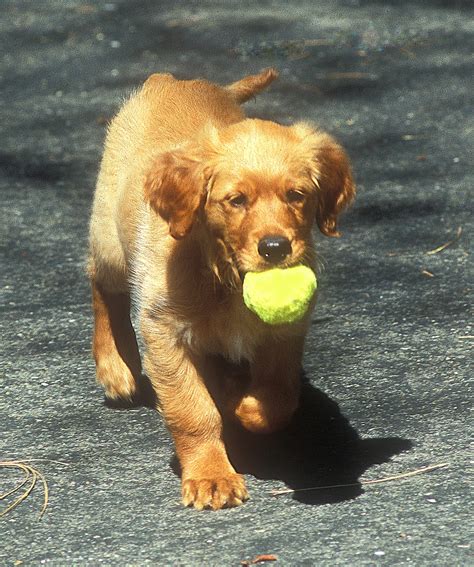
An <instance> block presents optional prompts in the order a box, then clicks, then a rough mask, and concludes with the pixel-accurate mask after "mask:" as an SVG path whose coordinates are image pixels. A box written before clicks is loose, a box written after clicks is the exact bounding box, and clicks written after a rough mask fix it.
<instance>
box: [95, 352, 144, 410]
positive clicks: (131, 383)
mask: <svg viewBox="0 0 474 567" xmlns="http://www.w3.org/2000/svg"><path fill="white" fill-rule="evenodd" d="M96 374H97V382H99V384H101V385H102V386H103V388H104V390H105V395H106V396H107V398H109V399H111V400H118V399H123V400H130V399H132V398H133V397H134V395H135V394H136V390H137V381H136V379H135V377H134V375H133V373H132V371H131V370H130V368H129V367H128V366H127V365H126V364H125V362H124V361H123V360H122V359H121V358H120V357H119V356H113V355H110V356H102V357H101V358H100V360H99V361H98V362H97V368H96Z"/></svg>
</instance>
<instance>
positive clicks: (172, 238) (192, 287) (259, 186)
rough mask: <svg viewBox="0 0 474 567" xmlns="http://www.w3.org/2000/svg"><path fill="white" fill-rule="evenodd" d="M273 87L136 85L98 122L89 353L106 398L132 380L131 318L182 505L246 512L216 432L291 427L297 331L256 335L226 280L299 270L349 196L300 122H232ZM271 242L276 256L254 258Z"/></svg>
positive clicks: (323, 147)
mask: <svg viewBox="0 0 474 567" xmlns="http://www.w3.org/2000/svg"><path fill="white" fill-rule="evenodd" d="M276 76H277V73H276V72H275V71H274V70H272V69H268V70H266V71H263V72H262V73H260V74H259V75H255V76H250V77H246V78H244V79H242V80H240V81H237V82H236V83H233V84H231V85H228V86H227V87H220V86H217V85H214V84H211V83H208V82H206V81H202V80H197V81H178V80H176V79H175V78H174V77H172V76H171V75H160V74H156V75H152V76H151V77H150V78H149V79H148V80H147V81H146V82H145V84H144V86H143V88H142V89H141V90H139V91H138V92H137V93H136V94H134V95H133V96H132V97H131V98H130V99H129V100H128V101H127V102H126V103H125V104H124V106H123V107H122V109H121V110H120V112H119V114H118V115H117V116H116V117H115V118H114V120H113V121H112V123H111V125H110V128H109V131H108V135H107V139H106V143H105V151H104V156H103V160H102V165H101V169H100V173H99V177H98V182H97V189H96V194H95V199H94V205H93V211H92V218H91V224H90V262H89V275H90V278H91V284H92V290H93V306H94V316H95V332H94V342H93V351H94V356H95V360H96V367H97V378H98V380H99V382H100V383H101V384H102V385H103V387H104V388H105V392H106V395H107V396H109V397H110V398H131V397H132V396H133V395H134V394H135V390H136V388H137V379H138V377H139V376H140V373H141V364H140V355H139V352H138V347H137V342H136V338H135V333H134V330H133V327H132V325H131V322H130V314H129V310H130V293H132V294H133V296H134V297H136V301H137V304H138V306H139V317H140V327H141V333H142V335H143V338H144V341H145V345H146V353H145V357H144V365H145V371H146V373H147V375H148V376H149V378H150V380H151V383H152V385H153V388H154V389H155V391H156V393H157V396H158V399H159V403H160V407H161V408H162V411H163V414H164V417H165V419H166V423H167V425H168V427H169V429H170V431H171V434H172V436H173V439H174V442H175V446H176V452H177V455H178V458H179V460H180V464H181V469H182V495H183V503H184V504H185V505H193V506H194V507H195V508H198V509H202V508H204V507H210V508H213V509H218V508H222V507H225V506H235V505H238V504H240V503H242V502H243V501H244V500H245V499H246V498H247V491H246V488H245V484H244V481H243V478H242V477H241V475H239V474H237V473H236V471H235V470H234V468H233V467H232V465H231V463H230V462H229V459H228V457H227V453H226V450H225V447H224V444H223V441H222V418H221V415H223V414H225V415H227V416H229V417H231V418H234V419H238V420H239V421H240V422H241V423H242V424H243V426H244V427H246V428H248V429H249V430H251V431H254V432H270V431H274V430H276V429H278V428H280V427H283V426H284V425H285V424H286V423H288V421H289V420H290V419H291V416H292V414H293V412H294V411H295V409H296V407H297V404H298V397H299V380H300V370H301V357H302V351H303V342H304V337H305V333H306V329H307V323H308V317H306V319H305V320H303V321H301V322H299V323H297V324H293V325H280V326H276V327H271V326H268V325H266V324H265V323H263V322H261V321H260V320H259V319H258V318H257V317H256V316H255V315H254V314H253V313H251V312H250V311H249V310H248V309H247V308H246V307H245V305H244V303H243V300H242V293H241V283H242V278H243V276H244V275H245V273H246V272H248V271H258V270H264V269H267V268H268V267H271V266H272V265H275V264H278V265H280V266H291V265H295V264H299V263H305V264H307V265H309V266H312V265H313V261H314V258H313V246H312V241H311V229H312V226H313V223H314V221H315V220H316V222H317V224H318V226H319V228H320V230H321V231H322V232H323V233H324V234H326V235H329V236H334V235H337V229H336V221H337V216H338V214H339V213H340V211H341V210H342V209H343V207H344V206H345V205H346V204H347V203H348V202H350V201H351V199H352V198H353V195H354V185H353V182H352V177H351V172H350V167H349V163H348V160H347V157H346V155H345V153H344V151H343V150H342V148H341V147H340V146H339V145H338V144H337V143H336V142H335V141H334V140H333V139H332V138H331V137H330V136H328V135H327V134H324V133H323V132H320V131H318V130H316V129H314V128H313V127H311V126H310V125H308V124H304V123H300V124H295V125H294V126H288V127H287V126H281V125H279V124H276V123H274V122H269V121H264V120H257V119H247V118H246V117H245V115H244V113H243V112H242V109H241V107H240V106H239V103H242V102H245V101H246V100H248V99H249V98H251V97H252V96H254V95H255V93H257V92H259V91H260V90H262V89H263V88H265V87H266V86H267V85H268V84H269V83H271V82H272V81H273V80H274V79H275V78H276ZM269 236H271V237H274V236H277V237H279V238H280V239H283V240H284V241H285V243H286V245H287V249H286V250H285V252H284V253H283V254H282V255H281V258H280V257H279V258H277V259H275V258H273V259H272V260H269V257H268V256H265V255H264V254H262V252H261V250H260V244H261V243H262V242H264V241H265V239H266V238H267V237H269Z"/></svg>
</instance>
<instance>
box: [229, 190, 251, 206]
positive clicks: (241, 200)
mask: <svg viewBox="0 0 474 567" xmlns="http://www.w3.org/2000/svg"><path fill="white" fill-rule="evenodd" d="M229 203H230V204H231V205H232V206H233V207H235V208H236V209H237V208H239V207H245V205H246V204H247V197H246V196H245V195H243V194H242V193H240V195H235V196H234V197H230V199H229Z"/></svg>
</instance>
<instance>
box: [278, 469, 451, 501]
mask: <svg viewBox="0 0 474 567" xmlns="http://www.w3.org/2000/svg"><path fill="white" fill-rule="evenodd" d="M447 466H449V463H441V464H439V465H430V466H429V467H423V468H421V469H416V470H414V471H410V472H407V473H402V474H397V475H394V476H387V477H385V478H378V479H375V480H361V481H359V482H351V483H347V484H331V485H328V486H312V487H310V488H294V489H292V488H284V489H282V490H272V491H271V492H270V494H271V495H272V496H279V495H280V494H292V493H293V492H305V491H309V490H326V489H329V488H346V487H349V486H359V485H360V484H381V483H382V482H390V481H393V480H403V479H405V478H409V477H412V476H415V475H419V474H423V473H427V472H431V471H434V470H436V469H441V468H444V467H447Z"/></svg>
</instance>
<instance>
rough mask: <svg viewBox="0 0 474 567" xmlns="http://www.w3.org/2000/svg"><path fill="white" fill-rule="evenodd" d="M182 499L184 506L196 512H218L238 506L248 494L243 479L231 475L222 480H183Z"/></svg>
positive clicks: (236, 475) (238, 475)
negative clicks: (192, 508)
mask: <svg viewBox="0 0 474 567" xmlns="http://www.w3.org/2000/svg"><path fill="white" fill-rule="evenodd" d="M182 497H183V500H182V501H183V504H184V505H185V506H194V508H196V510H203V509H204V508H208V509H211V510H220V509H221V508H232V507H234V506H240V504H242V503H243V502H245V500H247V499H248V492H247V489H246V487H245V482H244V479H243V477H242V476H241V475H240V474H231V475H229V476H226V477H222V478H201V479H192V478H189V479H186V480H183V484H182Z"/></svg>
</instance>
